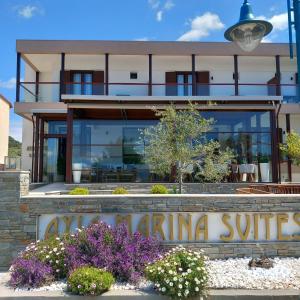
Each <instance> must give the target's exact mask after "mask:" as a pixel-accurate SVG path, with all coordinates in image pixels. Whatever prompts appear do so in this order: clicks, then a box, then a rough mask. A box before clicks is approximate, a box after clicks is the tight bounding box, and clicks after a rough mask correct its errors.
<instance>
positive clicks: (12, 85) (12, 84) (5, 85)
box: [0, 77, 16, 89]
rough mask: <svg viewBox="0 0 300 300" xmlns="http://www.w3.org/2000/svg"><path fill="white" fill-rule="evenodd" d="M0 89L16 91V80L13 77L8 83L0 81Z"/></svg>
mask: <svg viewBox="0 0 300 300" xmlns="http://www.w3.org/2000/svg"><path fill="white" fill-rule="evenodd" d="M0 87H1V88H3V89H14V88H15V87H16V78H15V77H12V78H10V79H8V80H6V81H3V80H0Z"/></svg>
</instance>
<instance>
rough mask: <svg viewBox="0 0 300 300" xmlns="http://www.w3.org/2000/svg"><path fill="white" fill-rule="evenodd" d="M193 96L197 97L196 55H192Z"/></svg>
mask: <svg viewBox="0 0 300 300" xmlns="http://www.w3.org/2000/svg"><path fill="white" fill-rule="evenodd" d="M192 95H193V96H196V95H197V82H196V55H195V54H192Z"/></svg>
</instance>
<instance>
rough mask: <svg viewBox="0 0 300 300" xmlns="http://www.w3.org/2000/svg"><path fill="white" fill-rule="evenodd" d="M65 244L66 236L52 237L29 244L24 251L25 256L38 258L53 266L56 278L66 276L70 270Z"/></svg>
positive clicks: (26, 257)
mask: <svg viewBox="0 0 300 300" xmlns="http://www.w3.org/2000/svg"><path fill="white" fill-rule="evenodd" d="M65 245H66V241H65V238H59V237H50V238H49V239H47V240H44V241H38V242H37V243H35V244H32V245H29V246H28V247H27V248H26V251H24V252H23V258H25V259H33V258H35V259H38V260H39V261H40V262H42V263H45V264H47V265H49V266H51V268H52V269H53V275H54V276H55V278H56V279H61V278H65V277H66V276H67V272H68V270H67V265H66V262H65V258H66V254H65Z"/></svg>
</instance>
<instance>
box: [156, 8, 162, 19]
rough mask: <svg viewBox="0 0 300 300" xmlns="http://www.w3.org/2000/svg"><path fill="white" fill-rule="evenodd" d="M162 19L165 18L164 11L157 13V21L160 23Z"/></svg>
mask: <svg viewBox="0 0 300 300" xmlns="http://www.w3.org/2000/svg"><path fill="white" fill-rule="evenodd" d="M162 17H163V11H162V10H159V11H158V12H157V13H156V20H157V22H160V21H161V20H162Z"/></svg>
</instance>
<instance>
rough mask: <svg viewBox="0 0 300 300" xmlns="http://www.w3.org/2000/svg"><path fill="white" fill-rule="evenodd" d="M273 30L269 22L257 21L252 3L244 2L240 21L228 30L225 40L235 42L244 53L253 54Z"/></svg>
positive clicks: (246, 0) (245, 0)
mask: <svg viewBox="0 0 300 300" xmlns="http://www.w3.org/2000/svg"><path fill="white" fill-rule="evenodd" d="M272 29H273V25H272V24H271V23H269V22H268V21H265V20H258V19H255V17H254V15H253V12H252V7H251V5H250V3H249V2H248V0H244V3H243V5H242V7H241V14H240V20H239V21H238V23H236V24H234V25H233V26H231V27H229V28H228V29H227V30H226V32H225V38H226V39H227V40H229V41H231V42H235V43H236V44H237V45H238V46H239V47H240V48H242V49H243V50H244V51H246V52H251V51H253V50H254V49H255V48H257V47H258V45H259V44H260V42H261V41H262V39H263V37H264V36H266V35H268V34H269V33H270V32H271V31H272Z"/></svg>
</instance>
